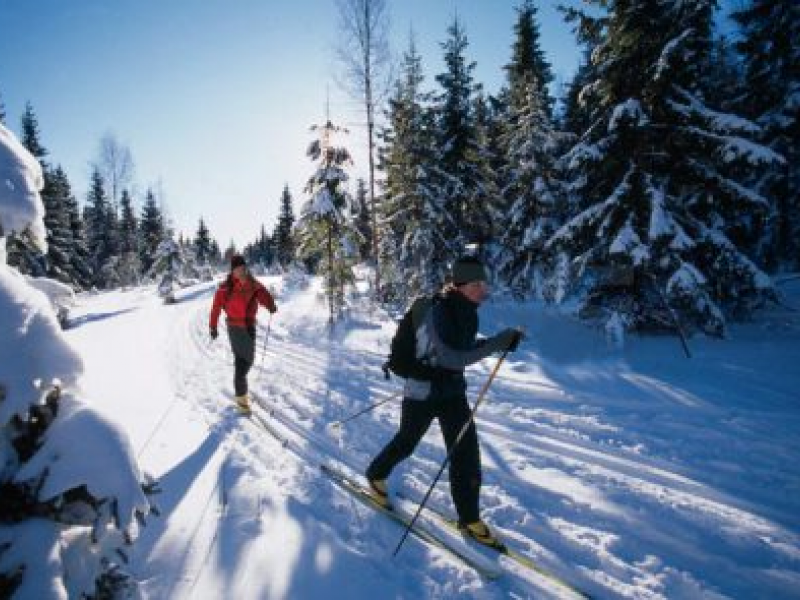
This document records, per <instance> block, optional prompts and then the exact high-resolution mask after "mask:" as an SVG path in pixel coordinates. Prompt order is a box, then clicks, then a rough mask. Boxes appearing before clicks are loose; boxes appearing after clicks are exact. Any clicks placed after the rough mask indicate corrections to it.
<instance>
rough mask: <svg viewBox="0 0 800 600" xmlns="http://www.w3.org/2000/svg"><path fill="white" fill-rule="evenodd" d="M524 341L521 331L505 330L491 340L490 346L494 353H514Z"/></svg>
mask: <svg viewBox="0 0 800 600" xmlns="http://www.w3.org/2000/svg"><path fill="white" fill-rule="evenodd" d="M520 339H522V332H521V331H520V330H519V329H511V328H509V329H504V330H503V331H501V332H500V333H498V334H497V335H495V336H494V337H491V338H489V341H488V344H489V346H490V347H491V348H492V352H505V351H506V350H507V351H508V352H514V350H516V349H517V346H519V341H520Z"/></svg>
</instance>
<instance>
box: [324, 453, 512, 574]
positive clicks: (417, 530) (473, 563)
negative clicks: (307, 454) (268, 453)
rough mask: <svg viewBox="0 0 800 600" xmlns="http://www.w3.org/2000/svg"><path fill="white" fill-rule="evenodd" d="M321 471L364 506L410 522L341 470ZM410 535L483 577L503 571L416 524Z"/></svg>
mask: <svg viewBox="0 0 800 600" xmlns="http://www.w3.org/2000/svg"><path fill="white" fill-rule="evenodd" d="M320 468H321V470H322V472H323V473H324V474H325V475H326V476H327V477H328V478H329V479H330V480H331V481H333V483H335V484H336V485H337V486H339V487H340V488H341V489H343V490H345V491H346V492H349V493H350V494H351V495H352V496H354V497H355V498H356V499H357V500H359V501H360V502H361V503H362V504H364V505H365V506H368V507H370V508H372V509H374V510H376V511H377V512H379V513H382V514H384V515H386V516H387V517H389V518H390V519H392V520H393V521H395V522H396V523H398V524H400V525H402V526H403V527H408V525H409V524H410V523H411V518H412V517H411V515H410V514H408V513H407V512H406V511H404V510H402V509H401V508H399V507H396V506H392V507H386V506H383V505H382V504H380V503H379V502H377V501H376V500H375V499H374V498H373V496H372V494H371V493H370V492H369V490H368V489H367V488H366V487H365V486H364V485H362V484H361V483H359V482H358V481H356V480H355V479H353V478H352V477H350V476H349V475H346V474H345V473H342V472H341V471H338V470H337V469H335V468H333V467H331V466H329V465H325V464H323V465H320ZM411 533H412V535H414V536H416V537H417V538H418V539H420V540H422V541H423V542H425V543H427V544H430V545H431V546H434V547H436V548H439V549H441V550H444V551H446V552H448V553H449V554H451V555H452V556H454V557H455V558H458V559H459V560H461V561H462V562H463V563H464V564H466V565H467V566H469V567H470V568H472V569H474V570H475V571H476V572H477V573H478V574H479V575H480V576H481V577H484V578H486V579H489V580H493V579H497V578H499V577H500V576H501V575H502V574H503V573H502V571H501V570H498V569H493V568H491V567H490V566H489V565H486V564H484V563H482V562H481V561H480V560H478V559H477V558H475V557H474V556H472V555H471V554H470V553H469V552H467V551H465V550H464V549H462V548H459V547H458V546H456V545H455V544H452V543H450V542H449V541H447V540H444V539H442V538H441V537H439V536H437V535H435V534H434V533H432V532H430V531H429V530H427V529H424V528H422V527H420V526H418V525H416V524H415V525H414V527H412V528H411Z"/></svg>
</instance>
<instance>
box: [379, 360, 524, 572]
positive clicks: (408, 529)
mask: <svg viewBox="0 0 800 600" xmlns="http://www.w3.org/2000/svg"><path fill="white" fill-rule="evenodd" d="M507 355H508V348H506V349H505V350H504V351H503V354H502V355H501V356H500V358H499V359H498V360H497V364H496V365H495V366H494V369H492V372H491V373H490V374H489V377H488V378H487V379H486V383H484V384H483V387H482V388H481V391H480V392H479V393H478V399H477V400H475V406H473V407H472V411H471V412H470V413H469V418H468V419H467V421H466V423H464V426H463V427H462V428H461V431H459V432H458V435H457V436H456V440H455V442H453V445H452V446H450V449H449V450H448V451H447V456H445V458H444V461H442V466H441V467H440V468H439V472H438V473H437V474H436V477H434V479H433V483H431V485H430V487H429V488H428V491H427V492H426V493H425V497H424V498H422V502H420V503H419V506H418V507H417V511H416V512H415V513H414V516H413V517H412V518H411V521H409V523H408V525H407V526H406V529H405V531H404V532H403V537H401V538H400V541H399V542H398V543H397V547H396V548H395V549H394V552H392V556H397V553H398V552H400V548H401V547H402V545H403V542H405V541H406V538H407V537H408V534H409V533H411V529H412V528H413V527H414V523H416V522H417V518H418V517H419V515H420V513H421V512H422V509H423V508H425V504H427V502H428V498H430V497H431V493H432V492H433V488H434V487H435V486H436V483H437V482H438V481H439V478H440V477H441V476H442V473H444V470H445V469H446V468H447V465H448V464H450V459H451V458H452V457H453V452H454V451H455V449H456V447H457V446H458V443H459V442H460V441H461V438H463V437H464V435H465V434H466V433H467V429H469V426H470V424H471V423H473V422H474V421H475V413H476V412H478V407H479V406H480V405H481V403H482V402H483V399H484V397H485V396H486V392H487V390H488V389H489V386H490V385H492V381H494V377H495V375H497V371H498V370H499V369H500V365H502V364H503V361H504V360H505V359H506V356H507Z"/></svg>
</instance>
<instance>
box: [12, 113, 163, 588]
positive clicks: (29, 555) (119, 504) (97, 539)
mask: <svg viewBox="0 0 800 600" xmlns="http://www.w3.org/2000/svg"><path fill="white" fill-rule="evenodd" d="M41 186H42V173H41V168H40V166H39V164H38V163H37V162H36V161H35V159H34V158H33V157H32V156H31V155H30V154H29V153H28V152H27V151H26V150H25V149H24V148H23V147H22V146H21V145H20V144H19V142H18V141H17V140H16V138H15V137H14V136H13V134H11V133H10V132H9V131H8V130H7V129H6V128H5V127H4V126H3V125H1V124H0V331H2V332H3V337H2V340H0V499H2V502H0V597H3V598H36V599H37V600H39V599H41V600H47V599H59V600H61V599H66V598H86V597H96V598H99V597H104V598H111V597H115V596H116V597H121V596H122V595H123V594H125V595H127V596H129V597H130V596H131V595H132V594H133V593H134V591H133V590H134V588H133V587H132V583H131V579H130V578H129V577H128V576H127V575H126V574H125V573H124V571H123V570H122V569H121V567H120V564H119V562H120V559H121V557H122V556H124V551H123V547H124V545H126V544H129V543H131V542H132V540H133V538H134V536H135V533H136V530H137V527H138V521H137V517H143V516H144V515H145V514H146V513H148V512H149V511H150V509H151V507H150V504H149V501H148V499H147V496H146V493H145V487H146V486H144V485H143V484H142V479H143V478H142V475H141V473H140V472H139V469H138V467H137V465H136V462H135V459H134V457H133V453H132V451H131V448H130V445H129V443H128V440H127V438H126V436H125V434H124V433H123V432H122V431H121V430H120V429H119V428H118V427H117V426H116V425H114V424H113V423H111V422H109V421H108V420H107V419H105V418H104V417H102V416H101V415H100V414H99V413H98V412H97V411H95V410H94V409H92V408H91V407H90V406H89V405H87V404H86V403H84V402H83V401H82V400H81V399H80V396H79V392H78V391H77V387H76V382H77V380H78V378H79V376H80V374H81V370H82V363H81V359H80V357H79V356H78V355H77V354H76V353H75V352H74V351H73V350H72V348H71V347H70V346H69V344H68V343H67V342H66V340H65V338H64V337H63V334H62V333H61V329H60V327H59V324H58V321H57V318H56V314H55V312H54V310H53V307H52V306H51V304H50V301H49V300H48V298H47V297H46V296H45V294H43V293H41V292H40V291H38V290H36V289H34V287H33V286H32V285H31V284H30V283H29V282H28V281H26V280H25V279H24V278H23V277H22V276H21V275H20V274H19V273H18V272H16V271H15V270H14V269H12V268H11V267H9V266H8V264H7V255H6V240H7V238H6V236H7V235H9V234H10V233H12V232H14V231H23V230H26V228H27V230H28V231H30V232H32V233H33V234H34V235H33V238H32V239H34V240H35V242H36V243H37V244H38V245H39V246H40V247H41V248H42V250H44V248H45V246H46V244H45V236H44V224H43V222H42V216H43V207H42V201H41V198H40V197H39V193H38V190H39V189H41ZM39 287H41V286H39Z"/></svg>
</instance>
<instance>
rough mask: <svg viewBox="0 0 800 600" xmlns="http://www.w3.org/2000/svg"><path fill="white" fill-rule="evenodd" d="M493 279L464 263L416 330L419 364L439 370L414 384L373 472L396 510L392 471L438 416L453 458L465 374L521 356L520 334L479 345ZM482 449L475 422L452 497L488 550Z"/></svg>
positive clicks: (460, 448)
mask: <svg viewBox="0 0 800 600" xmlns="http://www.w3.org/2000/svg"><path fill="white" fill-rule="evenodd" d="M487 279H488V277H487V273H486V269H485V267H484V266H483V264H481V263H480V261H478V260H477V259H476V258H473V257H465V258H461V259H459V260H457V261H456V262H455V263H454V265H453V268H452V284H450V285H448V286H447V287H445V289H444V290H443V292H442V293H441V294H439V295H438V296H437V297H436V298H434V300H433V303H432V305H431V307H430V309H429V310H428V312H427V314H426V315H425V317H424V319H423V321H422V324H421V325H420V327H419V328H418V329H417V331H416V336H417V337H416V339H417V344H416V345H417V351H416V356H417V359H418V360H419V361H420V362H421V363H424V364H427V365H429V366H430V367H432V368H431V369H425V371H428V372H430V377H429V379H426V380H422V379H414V378H408V379H406V382H405V389H404V393H403V408H402V415H401V419H400V429H399V431H398V432H397V434H395V436H394V437H393V438H392V440H391V441H390V442H389V443H388V444H387V445H386V447H384V448H383V450H381V452H380V453H379V454H378V455H377V456H376V457H375V459H374V460H373V461H372V462H371V463H370V465H369V467H368V468H367V471H366V476H367V480H368V482H369V485H370V488H371V490H372V492H373V496H374V497H375V498H376V500H378V501H379V502H381V503H382V504H384V505H388V504H389V499H388V487H387V485H386V479H387V478H388V477H389V474H390V473H391V472H392V469H394V467H395V466H396V465H397V464H398V463H399V462H401V461H403V460H405V459H406V458H408V457H409V456H410V455H411V454H412V453H413V451H414V448H416V446H417V444H418V443H419V441H420V440H421V439H422V436H423V435H425V432H426V431H427V430H428V427H430V424H431V421H433V419H434V418H436V419H438V420H439V425H440V427H441V430H442V434H443V436H444V441H445V445H446V446H447V450H448V452H450V450H451V448H452V446H453V444H454V442H455V440H456V437H457V436H458V434H459V432H460V431H461V429H462V428H463V427H464V424H465V423H467V421H468V420H469V417H470V406H469V403H468V402H467V382H466V379H465V377H464V368H465V367H466V366H468V365H470V364H473V363H475V362H478V361H479V360H481V359H483V358H485V357H487V356H489V355H490V354H492V353H493V352H502V351H503V350H510V351H514V350H516V347H517V346H518V344H519V340H520V337H521V334H520V332H519V331H518V330H515V329H506V330H504V331H502V332H500V333H499V334H497V335H495V336H493V337H491V338H489V339H484V340H477V339H476V336H477V333H478V307H479V306H480V304H481V303H482V302H483V301H484V300H485V299H486V298H487V297H488V294H489V288H488V285H487ZM480 485H481V465H480V451H479V448H478V436H477V432H476V429H475V423H474V422H472V423H470V425H469V427H468V429H467V431H466V433H465V435H464V436H463V437H462V438H461V441H460V442H459V443H458V445H457V446H456V447H455V449H454V450H453V453H452V456H451V461H450V493H451V495H452V498H453V503H454V504H455V507H456V511H457V513H458V518H459V526H460V527H461V528H462V529H463V530H464V531H465V532H466V533H468V534H469V535H471V536H472V537H474V538H475V539H476V540H478V541H479V542H482V543H484V544H492V543H495V542H496V539H495V537H494V535H493V534H492V532H491V531H490V530H489V528H488V527H487V526H486V524H485V523H484V522H483V521H482V520H481V518H480V511H479V494H480Z"/></svg>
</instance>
